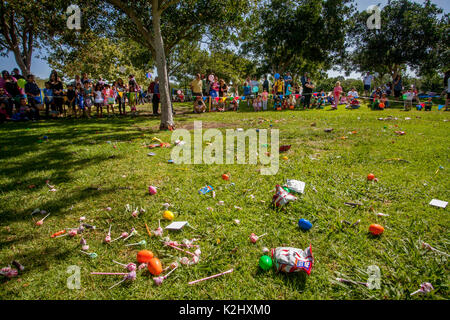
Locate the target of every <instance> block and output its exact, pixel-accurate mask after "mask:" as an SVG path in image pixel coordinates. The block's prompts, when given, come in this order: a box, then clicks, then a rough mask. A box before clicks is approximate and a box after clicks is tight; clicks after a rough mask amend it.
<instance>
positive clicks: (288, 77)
mask: <svg viewBox="0 0 450 320" xmlns="http://www.w3.org/2000/svg"><path fill="white" fill-rule="evenodd" d="M289 88H292V76H291V73H290V72H287V73H286V75H285V76H284V93H285V94H286V95H288V91H290V89H289Z"/></svg>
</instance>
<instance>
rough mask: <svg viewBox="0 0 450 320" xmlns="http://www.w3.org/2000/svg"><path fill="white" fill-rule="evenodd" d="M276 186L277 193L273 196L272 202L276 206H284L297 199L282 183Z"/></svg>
mask: <svg viewBox="0 0 450 320" xmlns="http://www.w3.org/2000/svg"><path fill="white" fill-rule="evenodd" d="M275 188H276V190H277V193H276V194H274V195H273V197H272V203H273V204H275V206H277V207H282V206H284V205H286V204H288V203H289V202H291V201H295V200H297V198H296V197H294V196H293V195H292V194H290V193H289V192H287V191H286V190H284V189H283V188H282V187H281V186H280V185H278V184H277V186H276V187H275Z"/></svg>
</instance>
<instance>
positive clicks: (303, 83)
mask: <svg viewBox="0 0 450 320" xmlns="http://www.w3.org/2000/svg"><path fill="white" fill-rule="evenodd" d="M300 81H301V82H302V87H303V90H304V89H305V83H306V81H308V72H305V74H304V75H303V76H302V77H301V79H300Z"/></svg>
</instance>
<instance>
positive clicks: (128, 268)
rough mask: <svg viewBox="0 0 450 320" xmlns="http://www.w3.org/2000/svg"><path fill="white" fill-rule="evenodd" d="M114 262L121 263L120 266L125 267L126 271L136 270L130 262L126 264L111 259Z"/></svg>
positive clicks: (134, 265)
mask: <svg viewBox="0 0 450 320" xmlns="http://www.w3.org/2000/svg"><path fill="white" fill-rule="evenodd" d="M113 262H114V263H117V264H118V265H121V266H122V267H124V268H126V269H127V270H128V271H136V264H134V263H132V262H130V263H128V264H124V263H120V262H117V261H115V260H113Z"/></svg>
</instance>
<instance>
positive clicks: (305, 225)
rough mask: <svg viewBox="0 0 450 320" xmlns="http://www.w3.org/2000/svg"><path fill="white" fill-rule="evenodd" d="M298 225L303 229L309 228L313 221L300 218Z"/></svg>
mask: <svg viewBox="0 0 450 320" xmlns="http://www.w3.org/2000/svg"><path fill="white" fill-rule="evenodd" d="M298 226H299V227H300V229H302V230H309V229H311V228H312V223H311V222H309V221H308V220H306V219H300V220H298Z"/></svg>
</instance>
